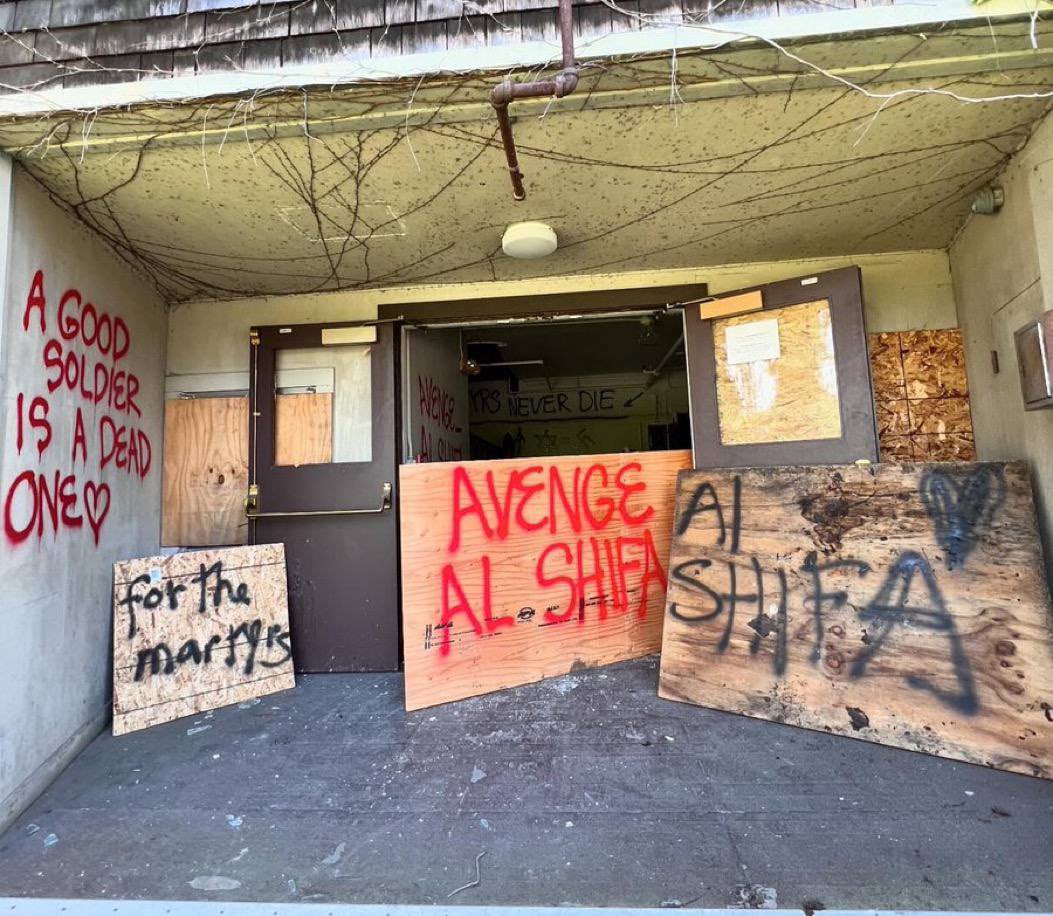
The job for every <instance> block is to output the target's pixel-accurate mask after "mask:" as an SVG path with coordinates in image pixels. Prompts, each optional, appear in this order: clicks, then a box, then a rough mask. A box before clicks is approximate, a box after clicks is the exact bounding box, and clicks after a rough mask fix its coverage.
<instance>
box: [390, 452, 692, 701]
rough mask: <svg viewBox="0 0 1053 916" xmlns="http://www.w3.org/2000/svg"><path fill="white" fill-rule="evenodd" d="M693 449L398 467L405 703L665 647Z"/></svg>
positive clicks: (512, 682)
mask: <svg viewBox="0 0 1053 916" xmlns="http://www.w3.org/2000/svg"><path fill="white" fill-rule="evenodd" d="M690 462H691V455H690V452H686V451H675V452H642V453H638V454H618V455H595V456H587V457H570V458H549V459H540V458H539V459H514V460H507V461H468V462H447V463H442V464H420V465H405V466H403V467H402V468H401V469H400V482H401V493H400V505H401V530H402V538H401V540H402V617H403V636H404V644H405V669H406V707H407V709H419V708H421V707H424V706H432V705H434V704H436V703H444V702H447V701H450V700H457V699H462V698H464V697H470V696H476V695H478V694H482V693H487V692H489V691H493V690H499V689H501V688H505V687H512V686H515V685H517V684H526V683H530V682H532V681H537V680H540V679H541V678H544V677H550V676H553V675H559V674H565V673H567V672H569V671H573V670H576V669H577V668H580V667H592V666H595V665H603V664H608V663H610V662H615V661H621V660H623V659H627V658H635V657H638V656H641V655H647V654H649V653H652V652H655V651H657V650H658V647H659V642H660V639H661V626H662V608H663V607H664V602H665V585H666V570H665V566H666V557H667V556H668V550H669V535H670V531H671V525H672V515H673V495H674V487H675V483H676V474H677V472H678V471H680V470H681V469H683V468H685V467H688V466H689V465H690Z"/></svg>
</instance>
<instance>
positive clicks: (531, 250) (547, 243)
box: [501, 222, 558, 259]
mask: <svg viewBox="0 0 1053 916" xmlns="http://www.w3.org/2000/svg"><path fill="white" fill-rule="evenodd" d="M557 244H558V242H557V240H556V232H555V230H554V229H553V228H552V227H551V226H549V225H546V224H545V223H536V222H530V223H512V225H511V226H509V227H508V228H507V229H506V230H505V234H504V236H503V237H502V238H501V249H502V251H504V253H505V254H507V255H508V256H509V257H510V258H524V259H529V258H543V257H545V256H546V255H550V254H552V252H553V251H555V250H556V246H557Z"/></svg>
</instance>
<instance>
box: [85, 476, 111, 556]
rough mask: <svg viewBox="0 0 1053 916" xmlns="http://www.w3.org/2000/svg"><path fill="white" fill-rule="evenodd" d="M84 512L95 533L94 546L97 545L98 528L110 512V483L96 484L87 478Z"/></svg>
mask: <svg viewBox="0 0 1053 916" xmlns="http://www.w3.org/2000/svg"><path fill="white" fill-rule="evenodd" d="M84 514H85V515H86V516H87V517H88V524H89V525H91V532H92V534H94V535H95V546H96V547H98V546H99V529H100V528H102V523H103V522H104V521H106V516H107V515H109V514H110V485H109V484H107V483H100V484H98V485H97V486H96V484H95V483H94V482H93V481H91V480H89V481H88V482H87V483H86V484H84Z"/></svg>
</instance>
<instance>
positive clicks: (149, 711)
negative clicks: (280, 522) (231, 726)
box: [113, 544, 294, 735]
mask: <svg viewBox="0 0 1053 916" xmlns="http://www.w3.org/2000/svg"><path fill="white" fill-rule="evenodd" d="M113 580H114V586H113V610H114V621H113V733H114V734H115V735H122V734H124V733H126V732H130V731H135V730H136V729H140V728H146V727H147V726H149V725H157V724H158V723H159V722H168V721H169V720H171V719H177V718H179V717H180V716H188V715H193V714H195V713H199V712H203V711H205V710H206V709H215V708H216V707H219V706H226V705H228V704H230V703H240V702H242V701H243V700H247V699H250V698H251V697H257V696H262V695H263V694H268V693H274V692H275V691H278V690H285V689H287V688H289V687H292V686H293V683H294V681H293V667H292V649H291V646H290V642H289V601H288V593H287V588H286V575H285V548H284V547H283V546H282V545H281V544H261V545H256V546H253V547H233V548H229V549H226V550H201V551H194V552H192V553H180V554H174V555H173V556H168V557H146V558H144V559H138V560H125V561H123V562H120V563H115V564H114V567H113Z"/></svg>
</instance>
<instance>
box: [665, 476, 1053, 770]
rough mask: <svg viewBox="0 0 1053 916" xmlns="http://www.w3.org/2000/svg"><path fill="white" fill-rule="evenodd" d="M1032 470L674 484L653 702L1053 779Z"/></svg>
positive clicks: (1050, 670)
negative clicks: (673, 524)
mask: <svg viewBox="0 0 1053 916" xmlns="http://www.w3.org/2000/svg"><path fill="white" fill-rule="evenodd" d="M1042 570H1043V564H1042V551H1041V547H1040V544H1039V539H1038V531H1037V528H1036V522H1035V511H1034V505H1033V502H1032V495H1031V488H1030V484H1029V482H1028V474H1027V468H1026V466H1025V465H1024V464H1023V463H1022V462H1014V463H1008V464H1001V463H999V464H994V463H985V464H975V463H974V464H931V465H911V464H907V465H897V464H881V465H874V466H872V467H868V468H859V467H855V466H848V467H797V468H765V469H749V470H742V471H730V470H728V471H690V472H685V473H684V474H681V476H680V480H679V483H678V491H677V519H676V528H675V530H674V536H673V543H672V548H671V555H670V560H669V577H670V586H669V596H668V606H667V610H666V618H665V628H664V635H663V643H662V666H661V679H660V690H659V692H660V694H661V696H663V697H665V698H667V699H672V700H683V701H686V702H691V703H698V704H700V705H703V706H709V707H713V708H715V709H723V710H727V711H730V712H736V713H742V714H744V715H749V716H756V717H759V718H764V719H772V720H774V721H777V722H785V723H788V724H791V725H799V726H803V727H805V728H812V729H816V730H822V731H827V732H835V733H838V734H842V735H848V736H851V737H855V738H862V739H865V740H868V741H874V742H877V743H880V744H889V745H894V746H896V747H903V748H909V749H911V750H918V751H925V752H927V753H930V754H936V755H939V756H945V757H951V758H955V759H958V760H965V761H969V762H971V763H980V764H985V765H987V766H992V767H998V768H1001V769H1006V770H1014V771H1017V772H1021V773H1027V774H1032V775H1035V776H1043V777H1046V778H1050V777H1053V632H1051V609H1050V596H1049V590H1048V587H1047V584H1046V582H1045V579H1044V578H1043V572H1042Z"/></svg>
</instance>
